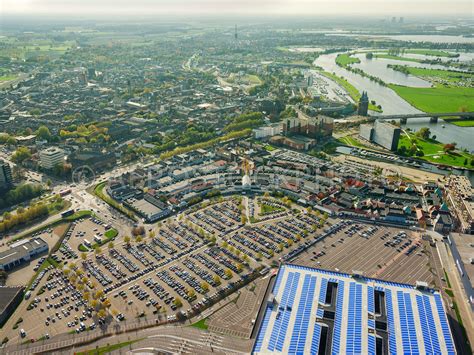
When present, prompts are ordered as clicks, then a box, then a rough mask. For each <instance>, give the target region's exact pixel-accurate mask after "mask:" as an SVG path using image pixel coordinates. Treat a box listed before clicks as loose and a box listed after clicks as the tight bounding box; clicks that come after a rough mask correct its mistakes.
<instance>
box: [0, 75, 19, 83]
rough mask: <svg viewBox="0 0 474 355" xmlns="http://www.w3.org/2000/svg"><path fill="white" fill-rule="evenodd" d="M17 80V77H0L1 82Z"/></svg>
mask: <svg viewBox="0 0 474 355" xmlns="http://www.w3.org/2000/svg"><path fill="white" fill-rule="evenodd" d="M16 78H17V76H16V75H3V76H0V82H2V81H10V80H15V79H16Z"/></svg>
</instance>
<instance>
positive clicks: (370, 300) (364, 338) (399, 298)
mask: <svg viewBox="0 0 474 355" xmlns="http://www.w3.org/2000/svg"><path fill="white" fill-rule="evenodd" d="M264 312H265V313H264V315H263V319H262V321H261V323H260V324H259V325H258V327H259V328H258V334H257V337H256V342H255V344H254V348H253V353H255V354H271V353H281V354H303V353H311V354H317V353H325V354H395V353H396V354H455V353H456V350H455V347H454V342H453V337H452V334H451V329H450V327H449V323H448V319H447V316H446V312H445V309H444V306H443V301H442V298H441V295H440V294H439V292H437V291H434V290H432V289H430V288H428V287H427V285H426V284H424V283H423V284H422V283H419V284H418V285H417V286H411V285H406V284H400V283H394V282H388V281H382V280H378V279H370V278H366V277H363V276H361V275H360V274H357V273H356V274H354V275H349V274H344V273H338V272H332V271H327V270H322V269H313V268H308V267H303V266H297V265H290V264H287V265H283V266H281V267H280V269H279V271H278V274H277V277H276V280H275V283H274V285H273V290H272V294H271V295H270V296H269V298H268V300H267V303H266V305H265V310H264Z"/></svg>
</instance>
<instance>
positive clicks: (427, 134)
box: [415, 127, 431, 140]
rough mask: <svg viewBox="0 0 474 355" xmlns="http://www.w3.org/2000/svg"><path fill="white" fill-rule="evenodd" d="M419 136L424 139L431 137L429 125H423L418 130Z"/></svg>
mask: <svg viewBox="0 0 474 355" xmlns="http://www.w3.org/2000/svg"><path fill="white" fill-rule="evenodd" d="M415 134H416V136H417V137H420V138H422V139H424V140H427V139H429V138H430V135H431V131H430V129H429V128H428V127H421V128H420V129H419V130H418V132H416V133H415Z"/></svg>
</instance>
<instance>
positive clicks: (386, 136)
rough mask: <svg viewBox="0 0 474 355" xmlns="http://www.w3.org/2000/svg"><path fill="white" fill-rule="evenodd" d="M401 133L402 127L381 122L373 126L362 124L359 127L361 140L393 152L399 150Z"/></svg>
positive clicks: (378, 121)
mask: <svg viewBox="0 0 474 355" xmlns="http://www.w3.org/2000/svg"><path fill="white" fill-rule="evenodd" d="M400 132H401V130H400V127H397V126H394V125H393V124H391V123H388V122H383V121H381V120H377V121H375V122H374V124H373V126H372V125H370V124H361V125H360V127H359V136H360V137H361V138H364V139H365V140H367V141H369V142H372V143H376V144H378V145H380V146H382V147H384V148H386V149H388V150H391V151H396V150H397V149H398V141H399V140H400Z"/></svg>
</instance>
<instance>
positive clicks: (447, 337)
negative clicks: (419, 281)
mask: <svg viewBox="0 0 474 355" xmlns="http://www.w3.org/2000/svg"><path fill="white" fill-rule="evenodd" d="M434 297H435V303H436V309H437V311H438V317H439V322H440V323H441V329H442V331H443V337H444V342H445V343H446V348H447V350H448V354H454V353H455V351H454V344H453V338H452V337H451V331H450V330H449V325H448V320H447V318H446V313H445V312H444V308H443V302H442V301H441V296H440V295H439V294H435V296H434Z"/></svg>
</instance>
